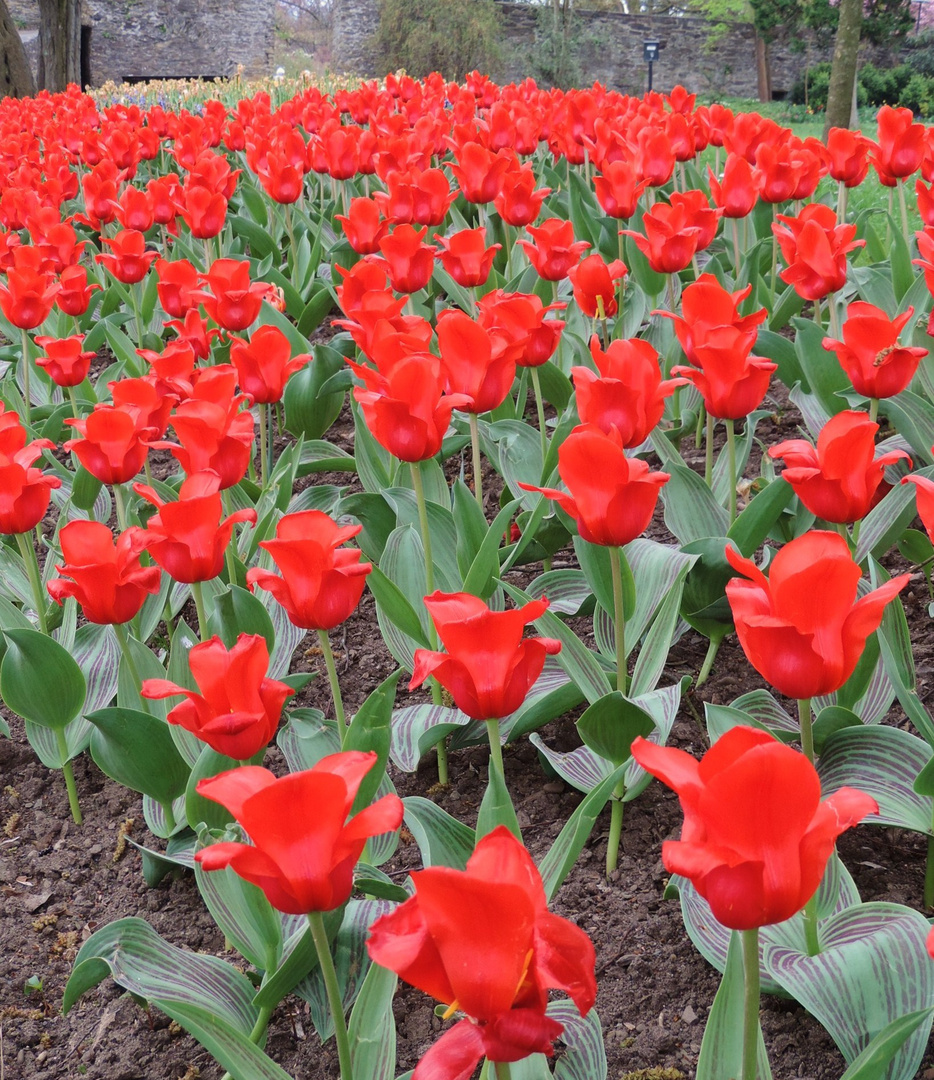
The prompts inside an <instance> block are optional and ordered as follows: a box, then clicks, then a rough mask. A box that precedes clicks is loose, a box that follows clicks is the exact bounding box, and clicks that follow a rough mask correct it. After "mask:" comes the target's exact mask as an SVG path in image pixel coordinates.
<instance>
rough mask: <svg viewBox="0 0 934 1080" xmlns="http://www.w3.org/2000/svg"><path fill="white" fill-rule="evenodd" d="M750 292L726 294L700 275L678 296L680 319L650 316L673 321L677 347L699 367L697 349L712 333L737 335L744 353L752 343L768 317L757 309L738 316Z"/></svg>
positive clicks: (709, 277)
mask: <svg viewBox="0 0 934 1080" xmlns="http://www.w3.org/2000/svg"><path fill="white" fill-rule="evenodd" d="M751 292H752V286H751V285H747V286H746V288H745V289H741V290H740V291H739V292H735V293H731V292H728V291H727V290H726V289H725V288H724V287H723V286H722V285H721V284H720V282H719V281H717V279H716V278H715V277H714V276H713V274H701V276H700V277H699V278H698V279H697V281H695V282H693V283H692V284H691V285H688V287H687V288H686V289H685V290H684V292H683V293H682V294H681V315H680V316H679V315H673V314H672V313H671V312H667V311H656V312H653V314H654V315H664V316H665V317H666V318H668V319H672V320H674V324H675V334H676V335H677V337H678V343H679V344H680V345H681V348H682V349H683V350H684V355H685V356H686V357H687V359H688V362H689V363H691V364H694V366H695V367H700V366H701V365H700V359H699V357H698V354H697V347H698V346H703V345H707V344H708V342H709V338H710V335H711V333H712V332H713V330H715V329H718V328H722V327H732V328H733V329H734V330H737V331H738V332H739V335H740V338H739V339H738V341H741V345H740V346H738V347H741V348H742V349H743V350H744V351H745V352H746V353H748V352H749V351H750V350H751V349H752V347H753V345H754V344H755V341H756V336H757V334H758V331H757V329H756V328H757V327H758V326H759V324H760V323H762V322H763V321H764V320H765V319H766V317H767V316H768V312H767V311H766V309H765V308H759V309H758V311H754V312H752V313H751V314H749V315H740V313H739V309H740V307H741V306H742V304H743V301H744V300H745V299H746V298H747V297H748V296H749V294H750V293H751Z"/></svg>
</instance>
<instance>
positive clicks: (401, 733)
mask: <svg viewBox="0 0 934 1080" xmlns="http://www.w3.org/2000/svg"><path fill="white" fill-rule="evenodd" d="M469 723H470V717H468V716H465V715H464V713H462V712H461V711H460V710H459V709H449V708H447V707H445V706H444V705H406V706H405V707H404V708H402V709H394V710H393V714H392V744H391V746H390V750H389V756H390V758H391V759H392V762H393V764H394V765H395V766H396V767H397V768H400V769H402V770H403V772H415V770H416V769H417V768H418V763H419V761H421V759H422V755H424V754H427V753H428V751H429V750H430V749H431V747H432V746H434V745H435V743H437V742H438V741H439V740H440V739H443V738H446V737H447V736H448V735H450V734H451V732H453V731H457V729H458V728H461V727H464V726H465V725H466V724H469Z"/></svg>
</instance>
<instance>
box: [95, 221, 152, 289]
mask: <svg viewBox="0 0 934 1080" xmlns="http://www.w3.org/2000/svg"><path fill="white" fill-rule="evenodd" d="M101 243H102V244H106V245H107V246H108V247H109V248H110V254H109V255H108V254H106V253H105V254H102V255H95V256H94V260H95V262H99V263H100V264H101V265H102V266H103V267H104V269H105V270H109V271H110V273H111V274H113V276H114V277H115V278H116V279H117V281H122V282H123V284H124V285H135V284H136V283H137V282H138V281H142V280H143V278H144V277H145V276H146V275H147V274H148V273H149V267H150V266H152V264H153V262H155V260H156V259H157V258H158V257H159V253H158V252H157V251H147V250H146V237H145V236H143V234H142V233H141V232H139V231H138V230H137V229H124V230H122V231H121V232H118V233H117V235H116V236H114V237H107V236H104V237H102V238H101Z"/></svg>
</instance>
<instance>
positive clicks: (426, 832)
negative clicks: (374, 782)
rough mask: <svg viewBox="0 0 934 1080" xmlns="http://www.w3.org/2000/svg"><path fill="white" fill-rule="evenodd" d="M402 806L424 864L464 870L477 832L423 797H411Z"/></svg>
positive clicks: (408, 827) (406, 822)
mask: <svg viewBox="0 0 934 1080" xmlns="http://www.w3.org/2000/svg"><path fill="white" fill-rule="evenodd" d="M402 804H403V806H404V807H405V827H406V828H407V829H408V830H409V832H410V833H411V834H412V835H413V836H414V837H415V842H416V843H417V844H418V850H419V852H420V853H421V856H422V865H423V866H450V867H453V868H454V869H455V870H463V869H464V867H465V866H466V865H467V860H468V859H469V858H470V856H471V854H472V853H473V849H474V846H475V844H476V834H475V833H474V830H473V829H471V828H469V827H468V826H467V825H465V824H464V823H463V822H461V821H458V820H457V818H455V817H452V816H451V815H450V814H449V813H448V812H447V811H446V810H442V809H441V807H440V806H438V804H437V803H433V802H432V801H431V800H430V799H425V798H422V796H421V795H411V796H409V797H408V798H406V799H403V800H402Z"/></svg>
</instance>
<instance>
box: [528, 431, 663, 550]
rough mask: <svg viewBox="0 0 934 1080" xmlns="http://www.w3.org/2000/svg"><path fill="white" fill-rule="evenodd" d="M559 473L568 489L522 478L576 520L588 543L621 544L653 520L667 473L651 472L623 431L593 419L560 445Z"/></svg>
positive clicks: (529, 489)
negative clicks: (629, 450) (630, 449)
mask: <svg viewBox="0 0 934 1080" xmlns="http://www.w3.org/2000/svg"><path fill="white" fill-rule="evenodd" d="M558 475H559V476H560V477H561V479H562V481H563V482H564V485H565V487H566V488H567V489H568V492H569V494H568V493H565V492H563V491H556V490H554V489H553V488H540V487H534V486H533V485H531V484H521V483H520V484H519V487H521V488H522V489H523V490H525V491H540V492H541V493H542V494H543V495H545V496H547V497H548V498H549V499H554V500H555V502H556V503H557V504H558V505H559V506H560V507H561V509H562V510H564V511H565V512H566V513H568V514H569V515H570V516H571V517H572V518H574V520H575V521H576V522H577V528H578V531H579V532H580V534H581V537H582V538H583V539H584V540H586V541H587V542H588V543H589V544H600V545H601V546H603V547H622V546H623V545H624V544H628V543H629V542H630V541H631V540H635V538H636V537H637V536H641V535H642V533H644V532H645V530H646V529H647V528H648V526H649V522H650V521H651V520H652V515H653V514H654V513H655V504H656V503H657V502H658V493H659V490H660V489H661V487H662V486H663V485H664V484H666V483H667V482H668V479H669V476H668V473H663V472H650V471H649V467H648V465H647V464H646V463H645V462H644V461H642V460H641V459H640V458H635V457H633V458H629V457H626V454H625V452H624V451H623V442H622V437H621V436H620V433H619V432H618V431H616V430H615V429H613V428H611V429H610V432H609V434H607V433H605V432H603V431H601V430H600V429H599V428H598V427H594V426H593V425H591V424H582V425H581V426H580V427H576V428H575V429H574V430H573V431H572V432H571V434H570V435H568V437H567V438H566V439H565V440H564V442H563V443H562V444H561V446H560V448H559V450H558Z"/></svg>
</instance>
